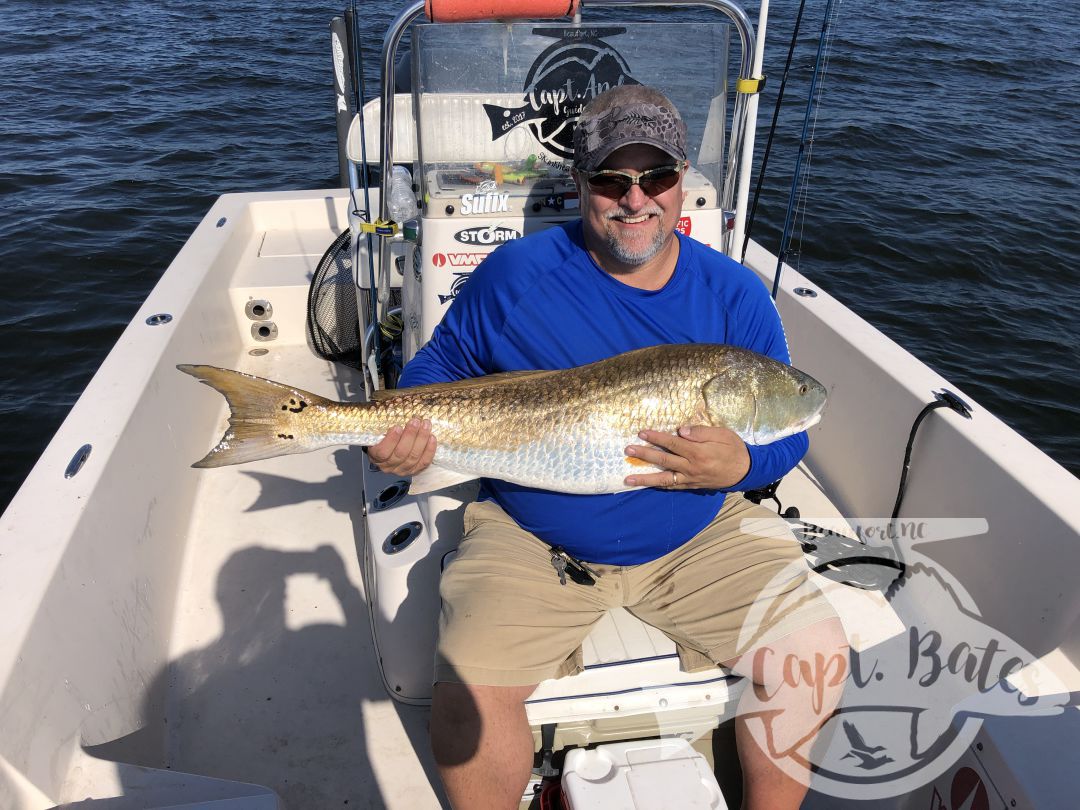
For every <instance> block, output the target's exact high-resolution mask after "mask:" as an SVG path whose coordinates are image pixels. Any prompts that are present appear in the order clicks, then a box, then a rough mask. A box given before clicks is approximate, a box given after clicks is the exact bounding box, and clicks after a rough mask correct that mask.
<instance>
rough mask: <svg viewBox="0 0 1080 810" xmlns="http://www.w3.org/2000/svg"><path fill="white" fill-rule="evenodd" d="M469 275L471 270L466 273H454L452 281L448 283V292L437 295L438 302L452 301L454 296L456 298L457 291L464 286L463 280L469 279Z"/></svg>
mask: <svg viewBox="0 0 1080 810" xmlns="http://www.w3.org/2000/svg"><path fill="white" fill-rule="evenodd" d="M471 275H472V272H471V271H470V272H468V273H454V282H453V284H451V285H450V294H449V295H440V296H439V303H440V304H449V303H450V302H451V301H453V300H454V299H455V298H457V297H458V293H460V292H461V288H462V287H464V286H465V282H466V281H468V280H469V276H471Z"/></svg>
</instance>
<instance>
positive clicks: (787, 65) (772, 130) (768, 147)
mask: <svg viewBox="0 0 1080 810" xmlns="http://www.w3.org/2000/svg"><path fill="white" fill-rule="evenodd" d="M805 8H806V0H800V2H799V13H798V14H796V15H795V29H794V30H793V31H792V32H791V43H790V44H789V45H788V52H787V61H785V62H784V75H783V76H781V77H780V88H779V89H778V90H777V92H776V106H775V107H774V108H773V115H772V123H771V124H770V125H769V139H768V140H767V141H766V142H765V153H764V155H762V158H761V170H760V171H759V172H758V179H757V185H756V186H755V187H754V202H753V203H752V204H751V206H750V216H749V218H748V220H747V223H746V235H745V236H744V237H743V243H742V250H741V252H740V253H739V261H740V262H745V261H746V248H747V246H748V245H749V244H750V233H751V231H753V229H754V219H755V217H756V216H757V207H758V200H759V199H760V198H761V187H762V186H763V185H764V183H765V170H766V169H767V168H768V165H769V155H771V154H772V148H773V140H774V139H775V138H776V124H777V121H778V120H779V118H780V108H781V107H782V106H783V104H784V90H785V89H786V88H787V80H788V74H789V73H790V72H791V58H792V57H793V56H794V55H795V44H796V42H797V40H798V38H799V31H800V30H801V28H802V17H803V10H804V9H805Z"/></svg>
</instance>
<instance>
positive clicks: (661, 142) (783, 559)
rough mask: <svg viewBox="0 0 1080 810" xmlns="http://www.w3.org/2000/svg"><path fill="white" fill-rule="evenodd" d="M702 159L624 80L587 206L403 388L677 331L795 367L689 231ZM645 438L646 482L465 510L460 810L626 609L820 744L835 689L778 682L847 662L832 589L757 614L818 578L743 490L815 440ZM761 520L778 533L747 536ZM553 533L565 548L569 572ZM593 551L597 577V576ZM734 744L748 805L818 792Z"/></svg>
mask: <svg viewBox="0 0 1080 810" xmlns="http://www.w3.org/2000/svg"><path fill="white" fill-rule="evenodd" d="M687 158H688V155H687V148H686V126H685V125H684V123H683V121H682V119H681V118H680V117H679V114H678V111H677V110H676V109H675V107H674V105H672V104H671V102H670V101H669V100H668V99H667V98H666V97H665V96H664V95H663V94H661V93H660V92H658V91H656V90H654V89H651V88H648V87H644V86H642V85H624V86H621V87H618V88H615V89H613V90H610V91H608V92H607V93H604V94H602V95H600V96H598V97H597V98H595V99H593V100H592V101H591V102H590V103H589V104H588V105H587V106H586V108H585V109H584V110H583V111H582V114H581V117H580V119H579V120H578V123H577V128H576V130H575V134H574V166H573V175H574V179H575V181H576V183H577V186H578V189H579V192H580V196H581V214H582V216H581V219H580V220H577V221H575V222H571V223H567V224H566V225H563V226H560V227H554V228H549V229H548V230H546V231H542V232H540V233H536V234H532V235H530V236H528V237H525V238H523V239H517V240H514V241H513V242H508V243H506V244H505V245H503V246H502V247H500V248H499V249H498V250H496V251H495V252H494V253H492V254H491V255H490V256H489V257H488V258H487V259H486V260H485V261H484V262H483V263H482V264H481V265H480V266H479V267H478V268H477V269H476V271H475V272H474V273H473V275H472V278H471V279H470V281H469V283H468V284H466V285H465V287H464V289H463V290H462V292H461V294H460V295H459V296H458V297H457V298H456V299H455V301H454V303H453V304H452V305H451V307H450V309H449V310H448V311H447V314H446V317H445V318H444V319H443V321H442V322H441V323H440V324H439V326H438V327H437V328H436V329H435V332H434V334H433V335H432V338H431V340H430V341H429V342H428V343H427V344H426V345H425V346H424V347H423V348H422V349H421V350H420V351H419V352H418V353H417V355H416V356H415V357H414V358H413V360H412V361H410V363H409V364H408V365H407V366H406V368H405V371H404V374H403V375H402V378H401V384H402V385H403V386H411V385H417V384H422V383H435V382H448V381H451V380H458V379H464V378H467V377H475V376H479V375H483V374H492V373H496V372H503V371H513V370H518V369H557V368H569V367H572V366H578V365H582V364H584V363H589V362H593V361H595V360H601V359H604V358H606V357H610V356H612V355H615V354H619V353H621V352H626V351H630V350H632V349H638V348H642V347H645V346H652V345H656V344H661V343H727V344H732V345H736V346H741V347H744V348H747V349H752V350H754V351H757V352H759V353H761V354H766V355H769V356H771V357H773V358H775V359H777V360H780V361H782V362H785V363H786V362H789V358H788V351H787V344H786V341H785V339H784V333H783V328H782V327H781V324H780V319H779V316H778V315H777V312H776V309H775V307H774V306H773V304H772V301H771V300H770V299H769V295H768V292H767V291H766V289H765V287H764V285H763V284H762V283H761V282H760V281H759V280H758V279H757V277H756V276H754V274H753V273H751V272H750V271H749V270H747V269H746V268H745V267H743V266H742V265H740V264H738V263H737V262H735V261H733V260H731V259H730V258H728V257H727V256H724V255H723V254H721V253H718V252H716V251H714V250H712V249H710V248H708V247H706V246H705V245H703V244H701V243H700V242H696V241H694V240H691V239H689V238H687V237H685V236H682V235H681V234H678V233H676V231H675V225H676V223H677V222H678V219H679V216H680V214H681V212H682V202H683V196H684V193H683V186H682V181H683V177H684V175H685V173H686V170H687V165H688V164H687ZM645 427H647V426H643V428H645ZM640 438H641V444H633V445H630V446H628V447H627V448H626V454H627V455H628V456H630V457H632V458H638V459H641V460H642V461H644V462H646V464H648V465H653V466H655V467H659V468H660V470H661V471H660V472H648V473H642V474H638V475H633V476H630V477H629V478H627V480H626V484H627V486H628V487H633V488H634V489H630V490H628V491H626V492H620V493H616V494H613V495H566V494H562V493H555V492H549V491H546V490H536V489H530V488H527V487H522V486H518V485H515V484H509V483H507V482H504V481H498V480H491V479H485V480H484V481H483V482H482V484H481V489H480V496H479V498H478V500H477V502H476V503H474V504H470V506H469V507H468V509H467V510H466V513H465V537H464V539H463V540H462V543H461V547H460V549H459V553H458V555H457V556H456V557H455V558H454V560H453V561H452V562H451V563H450V564H449V566H448V567H447V569H446V571H445V572H444V574H443V577H442V582H441V585H440V594H441V596H442V600H443V607H442V614H441V617H440V622H439V641H438V649H437V653H436V671H435V680H436V683H435V690H434V698H433V704H432V717H431V737H432V747H433V750H434V752H435V758H436V762H437V763H438V766H439V771H440V774H441V775H442V778H443V783H444V785H445V787H446V792H447V795H448V796H449V798H450V800H451V802H452V803H453V805H454V806H455V807H460V808H465V807H483V808H507V809H508V808H514V807H517V806H518V801H519V800H520V798H521V793H522V790H523V788H524V786H525V784H526V783H527V781H528V778H529V775H530V769H531V767H532V760H533V744H532V735H531V733H530V731H529V725H528V721H527V718H526V713H525V706H524V701H525V699H526V698H527V697H528V696H529V694H530V693H531V692H532V691H533V690H534V689H535V687H536V685H537V684H538V683H539V682H540V681H542V680H544V679H546V678H557V677H562V676H565V675H571V674H574V673H576V672H579V671H581V642H582V641H583V640H584V639H585V637H586V636H587V635H588V633H589V630H590V629H591V628H592V626H593V625H594V624H595V623H596V622H597V621H599V619H600V618H601V617H602V616H603V615H604V613H605V611H607V610H609V609H611V608H615V607H624V608H626V609H627V610H629V611H630V612H631V613H633V614H634V615H636V616H638V617H639V618H640V619H642V620H643V621H645V622H648V623H650V624H652V625H654V626H656V627H658V628H660V629H661V630H662V631H663V632H664V633H666V634H667V635H668V636H669V637H671V638H672V639H673V640H674V641H675V643H676V644H677V645H678V647H679V651H680V659H681V660H682V662H683V664H684V666H686V667H687V668H691V667H694V668H696V667H697V666H709V665H710V664H723V665H726V666H729V667H732V668H733V669H735V671H737V672H739V673H740V674H743V675H745V676H747V677H748V678H751V679H752V680H753V682H754V683H756V684H760V685H762V686H763V689H762V694H768V695H776V696H777V697H776V698H775V699H773V700H772V701H771V702H770V703H769V705H768V706H767V707H766V708H765V709H762V708H761V707H760V706H757V707H755V708H756V710H757V711H758V713H759V714H763V713H767V714H769V716H770V717H772V718H773V720H772V721H771V729H772V733H773V734H774V736H773V737H772V738H771V739H779V738H780V737H783V738H784V739H786V740H788V741H795V743H793V744H792V745H789V746H786V748H787V749H789V750H794V749H795V748H800V746H807V745H809V744H810V742H811V741H812V740H813V737H814V733H815V731H816V729H817V728H818V726H819V725H820V724H821V723H822V722H823V721H824V720H825V718H826V716H827V715H828V713H829V711H830V710H831V708H832V706H834V705H835V703H836V700H837V699H838V698H839V695H838V694H837V693H836V690H835V689H832V690H831V691H828V693H827V694H826V695H824V696H821V695H819V696H818V699H815V700H813V701H811V700H810V699H809V697H808V696H807V694H806V693H805V691H803V690H799V689H794V688H784V689H779V688H778V686H780V685H783V684H782V680H783V679H782V675H783V672H782V669H783V668H785V667H786V668H788V671H789V672H790V671H796V672H797V671H800V670H799V662H802V661H812V660H814V656H815V655H822V656H826V657H829V656H832V655H835V654H837V653H840V654H841V655H843V654H844V650H845V649H846V648H845V642H844V638H843V634H842V632H841V630H840V627H839V622H838V620H837V619H836V617H835V615H834V613H833V612H832V609H831V608H830V607H829V605H828V603H827V602H825V601H824V600H823V599H820V598H815V596H814V595H813V594H811V595H810V596H809V597H808V598H806V599H799V600H790V599H788V600H787V601H788V602H791V601H798V602H800V603H801V607H800V608H799V609H797V610H794V611H790V612H783V611H781V612H780V613H779V615H775V616H773V615H771V614H768V611H767V610H766V611H764V613H765V614H768V615H770V619H769V621H768V622H767V623H766V622H761V623H757V620H756V619H753V618H751V617H752V616H760V615H762V614H763V606H767V605H770V604H773V601H774V600H778V599H779V600H782V599H783V597H785V596H790V595H791V594H792V592H793V591H794V590H795V589H796V588H803V589H804V590H805V589H806V570H805V566H804V565H803V564H802V562H801V559H802V558H801V550H800V547H799V545H798V543H796V542H795V541H794V539H793V538H792V537H791V534H790V532H789V531H788V529H787V527H786V524H784V522H783V521H782V520H779V519H778V518H777V517H776V515H775V513H772V512H770V511H769V510H767V509H765V508H763V507H760V506H756V505H754V504H752V503H750V502H749V501H747V500H746V499H745V498H743V497H742V495H741V494H740V493H741V492H743V491H745V490H748V489H754V488H757V487H761V486H764V485H766V484H769V483H771V482H773V481H775V480H776V479H778V478H780V477H781V476H783V475H784V474H785V473H786V472H788V470H790V469H791V468H792V467H794V466H795V464H797V463H798V461H799V459H800V458H801V457H802V456H803V454H804V453H805V452H806V448H807V438H806V434H805V433H799V434H796V435H794V436H790V437H788V438H786V439H781V440H779V441H777V442H774V443H772V444H769V445H763V446H754V447H748V446H747V445H745V444H744V443H743V442H742V440H741V439H739V438H738V436H736V435H735V434H734V433H732V432H731V431H730V430H728V429H727V428H724V427H719V426H708V425H686V426H684V427H683V428H681V429H680V430H679V432H678V435H671V434H667V433H660V432H657V431H651V430H647V429H643V430H642V432H641V434H640ZM435 448H436V440H435V438H434V436H433V435H432V433H431V427H430V425H428V424H422V423H416V422H414V423H411V424H409V425H404V426H401V427H400V428H397V429H395V430H393V431H391V432H390V433H388V435H387V436H386V438H385V439H384V440H383V441H382V442H380V443H379V444H378V445H376V446H375V447H372V448H371V449H370V451H369V452H370V456H371V459H372V460H373V461H375V463H377V464H378V465H379V466H380V467H381V468H382V469H383V470H385V471H387V472H392V473H395V474H398V475H413V474H415V473H417V472H419V471H420V470H422V469H424V468H425V467H427V466H428V465H429V464H430V463H431V460H432V458H433V456H434V453H435ZM750 518H754V519H757V520H758V521H759V522H761V521H764V522H766V523H768V525H769V526H770V528H769V530H768V531H766V532H764V533H756V534H754V535H748V534H745V533H744V532H743V530H742V528H741V525H742V523H743V521H744V520H746V519H750ZM553 546H561V547H562V548H563V549H565V551H566V553H567V554H568V555H569V562H570V567H569V568H568V569H567V570H566V574H567V576H566V577H565V578H561V577H560V572H559V571H558V570H557V569H556V568H555V567H553V563H552V547H553ZM578 561H582V562H585V563H586V564H587V566H588V569H589V570H590V571H591V572H592V574H590V575H587V576H585V577H582V576H581V574H580V569H575V567H574V566H575V563H576V562H578ZM784 572H790V573H788V574H785V573H784ZM573 573H577V577H573V576H571V574H573ZM593 574H594V575H595V576H593ZM582 580H584V581H582ZM589 580H591V581H589ZM750 623H754V632H752V633H747V632H746V628H747V626H748V624H750ZM748 639H749V642H748ZM754 662H756V663H757V666H753V665H752V664H753V663H754ZM793 662H794V663H793ZM791 667H794V670H791V669H790V668H791ZM754 691H755V690H751V689H747V690H746V692H747V693H752V692H754ZM777 717H779V718H781V719H780V720H777V719H776V718H777ZM777 735H779V736H777ZM736 739H737V742H738V746H739V757H740V761H741V763H742V765H743V773H744V801H743V805H744V807H747V808H771V809H772V810H782V809H783V808H793V807H797V806H798V805H799V803H800V802H801V800H802V796H803V794H804V793H805V785H803V784H801V783H800V781H799V780H798V779H797V778H792V777H791V776H790V775H789V774H787V773H785V772H784V771H783V769H782V768H780V767H778V766H777V764H776V762H774V760H773V758H772V757H771V756H770V755H769V754H768V753H767V752H766V751H765V750H764V749H762V748H760V747H759V746H758V745H757V744H756V743H755V742H754V738H753V737H752V735H751V730H750V727H749V726H748V724H747V722H746V720H743V721H740V722H739V723H737V724H736ZM782 747H785V746H782ZM801 752H802V751H801V748H800V753H801Z"/></svg>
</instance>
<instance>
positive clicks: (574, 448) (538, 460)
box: [179, 344, 825, 492]
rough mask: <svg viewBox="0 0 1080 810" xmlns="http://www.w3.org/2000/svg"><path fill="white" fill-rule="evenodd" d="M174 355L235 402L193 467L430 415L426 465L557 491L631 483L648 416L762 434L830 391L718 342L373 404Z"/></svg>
mask: <svg viewBox="0 0 1080 810" xmlns="http://www.w3.org/2000/svg"><path fill="white" fill-rule="evenodd" d="M179 368H180V369H181V370H183V371H185V372H187V373H189V374H192V375H193V376H195V377H197V378H199V379H200V380H202V381H203V382H206V383H207V384H209V385H211V386H212V387H214V388H215V389H216V390H218V391H219V392H220V393H222V394H223V395H224V396H225V397H226V399H227V400H228V402H229V405H230V407H231V409H232V413H231V416H230V421H229V430H228V431H226V434H225V436H223V437H222V440H221V441H220V442H219V443H218V445H217V446H216V447H215V448H214V449H212V450H211V451H210V453H209V454H207V456H206V457H205V458H204V459H202V460H201V461H199V462H197V463H196V466H202V467H218V466H224V465H226V464H236V463H242V462H245V461H252V460H255V459H258V458H268V457H271V456H276V455H282V454H285V453H297V452H306V451H309V450H314V449H317V448H319V447H325V446H329V445H336V444H361V445H371V444H374V443H376V442H378V441H379V440H380V439H381V438H382V437H383V436H385V434H386V432H387V431H388V430H389V429H390V428H392V427H394V426H396V425H402V424H405V423H406V422H408V421H409V420H410V419H429V420H431V424H432V432H433V433H434V435H435V437H436V439H437V441H438V447H437V451H436V455H435V459H434V464H433V468H434V469H435V471H444V472H449V473H453V474H454V475H456V476H457V477H458V478H468V477H477V476H486V477H493V478H500V479H503V480H506V481H512V482H515V483H520V484H523V485H526V486H536V487H542V488H547V489H553V490H557V491H563V492H614V491H619V490H622V489H626V487H625V485H624V484H622V481H623V479H624V478H625V477H626V475H628V474H629V473H630V472H633V471H638V472H640V471H643V470H645V469H647V468H643V467H641V466H636V465H640V464H641V462H639V461H638V462H635V461H634V460H631V459H628V458H627V457H626V456H625V453H624V450H625V447H626V446H627V445H628V444H632V443H637V442H638V441H639V440H638V439H637V434H638V433H639V432H640V431H641V430H643V429H646V428H648V429H653V430H660V431H667V432H674V431H676V430H677V429H678V427H680V426H681V425H685V424H707V425H725V426H727V427H730V428H731V429H732V430H735V431H736V432H737V433H739V435H740V436H742V438H743V439H744V440H745V441H747V442H749V443H765V442H768V441H775V440H776V439H778V438H781V437H782V436H785V435H790V434H791V433H794V432H797V431H798V430H802V429H805V427H807V426H809V425H810V424H812V423H813V422H815V421H816V420H817V418H818V417H819V416H820V412H821V409H822V408H823V407H824V403H825V391H824V389H823V388H822V387H821V385H820V384H819V383H817V382H816V381H815V380H813V378H811V377H809V376H807V375H805V374H803V373H802V372H800V371H798V370H797V369H793V368H791V367H790V366H787V365H785V364H783V363H778V362H777V361H775V360H772V359H770V358H767V357H764V356H762V355H758V354H755V353H754V352H750V351H748V350H746V349H740V348H737V347H732V346H722V345H713V344H670V345H662V346H653V347H649V348H646V349H639V350H637V351H633V352H627V353H626V354H622V355H617V356H615V357H612V358H609V359H607V360H601V361H598V362H596V363H591V364H588V365H585V366H579V367H577V368H572V369H566V370H559V371H524V372H511V373H509V374H499V375H492V376H489V377H480V378H476V379H473V380H462V381H459V382H456V383H442V384H437V385H429V386H418V387H416V388H409V389H400V390H396V391H390V392H381V393H380V394H379V395H378V398H377V399H375V400H374V401H372V402H369V403H338V402H333V401H331V400H326V399H323V398H321V397H318V396H316V395H314V394H309V393H307V392H304V391H300V390H299V389H294V388H290V387H289V386H286V385H283V384H281V383H275V382H272V381H269V380H262V379H260V378H257V377H252V376H250V375H246V374H242V373H240V372H234V371H229V370H226V369H215V368H213V367H209V366H180V367H179ZM433 475H434V474H433ZM416 484H417V481H414V487H415V486H416Z"/></svg>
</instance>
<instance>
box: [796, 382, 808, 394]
mask: <svg viewBox="0 0 1080 810" xmlns="http://www.w3.org/2000/svg"><path fill="white" fill-rule="evenodd" d="M809 390H810V386H809V385H807V384H806V383H803V384H802V385H800V386H799V393H800V394H805V393H806V392H807V391H809Z"/></svg>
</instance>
